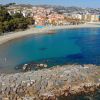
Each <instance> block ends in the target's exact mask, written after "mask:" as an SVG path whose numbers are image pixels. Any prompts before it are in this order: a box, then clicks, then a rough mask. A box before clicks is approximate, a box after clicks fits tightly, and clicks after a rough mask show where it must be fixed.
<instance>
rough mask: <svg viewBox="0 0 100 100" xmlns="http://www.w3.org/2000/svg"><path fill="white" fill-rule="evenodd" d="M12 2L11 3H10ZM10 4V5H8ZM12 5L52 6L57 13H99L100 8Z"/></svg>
mask: <svg viewBox="0 0 100 100" xmlns="http://www.w3.org/2000/svg"><path fill="white" fill-rule="evenodd" d="M12 4H13V3H12ZM9 6H10V5H9ZM13 6H21V7H27V8H32V7H43V8H46V9H47V8H52V9H53V10H54V11H56V12H58V13H78V14H85V13H91V14H100V8H81V7H74V6H72V7H64V6H57V5H31V4H16V5H13Z"/></svg>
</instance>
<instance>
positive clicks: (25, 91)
mask: <svg viewBox="0 0 100 100" xmlns="http://www.w3.org/2000/svg"><path fill="white" fill-rule="evenodd" d="M97 75H98V76H99V77H97ZM0 86H1V98H3V99H7V98H9V97H10V98H13V100H20V99H21V98H24V99H25V98H30V99H29V100H49V99H50V98H51V99H50V100H57V99H58V97H65V98H67V97H69V96H70V97H75V96H78V95H83V96H84V95H85V94H89V93H95V91H96V90H98V89H100V67H99V66H95V65H84V67H82V66H81V65H64V66H55V67H53V68H50V69H43V70H38V71H31V72H26V73H16V74H8V75H5V74H4V75H1V76H0ZM33 98H34V99H33ZM45 98H47V99H45ZM52 98H53V99H52ZM24 99H22V100H24ZM7 100H9V99H7ZM25 100H28V99H25ZM70 100H74V99H70ZM75 100H76V99H75Z"/></svg>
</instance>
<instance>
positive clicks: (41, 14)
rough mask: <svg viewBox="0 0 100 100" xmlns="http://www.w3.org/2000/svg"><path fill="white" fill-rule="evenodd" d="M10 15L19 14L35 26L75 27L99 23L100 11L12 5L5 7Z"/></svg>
mask: <svg viewBox="0 0 100 100" xmlns="http://www.w3.org/2000/svg"><path fill="white" fill-rule="evenodd" d="M7 10H8V12H9V14H10V15H13V14H15V13H21V14H23V16H24V17H31V18H32V19H33V20H34V21H35V23H34V24H35V25H37V26H45V25H74V24H75V25H77V24H82V23H87V22H99V21H100V9H99V8H98V9H92V8H90V9H85V8H84V9H83V8H77V7H66V9H65V7H59V6H58V7H57V6H56V7H54V6H46V5H44V6H41V5H40V6H39V5H38V6H32V5H21V4H20V5H17V4H12V5H9V6H8V7H7Z"/></svg>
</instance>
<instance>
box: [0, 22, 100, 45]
mask: <svg viewBox="0 0 100 100" xmlns="http://www.w3.org/2000/svg"><path fill="white" fill-rule="evenodd" d="M77 28H100V25H98V24H96V23H95V24H92V23H88V24H80V25H66V26H45V27H44V28H42V29H36V28H30V29H27V30H25V31H19V32H11V34H7V35H4V36H0V44H3V43H6V42H8V41H10V40H14V39H17V38H21V37H24V36H28V35H33V34H35V35H36V34H44V33H48V32H50V31H53V30H60V29H77Z"/></svg>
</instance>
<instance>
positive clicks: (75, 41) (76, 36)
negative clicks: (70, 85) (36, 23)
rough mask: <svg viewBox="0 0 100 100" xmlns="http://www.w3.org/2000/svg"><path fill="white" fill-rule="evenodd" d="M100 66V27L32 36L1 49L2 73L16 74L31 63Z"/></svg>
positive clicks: (0, 68)
mask: <svg viewBox="0 0 100 100" xmlns="http://www.w3.org/2000/svg"><path fill="white" fill-rule="evenodd" d="M45 61H46V62H47V63H48V65H49V66H53V65H63V64H73V63H77V64H97V65H100V28H83V29H69V30H58V31H56V32H55V34H42V35H31V36H27V37H24V38H20V39H16V40H13V41H10V42H9V43H6V44H3V45H1V46H0V71H1V72H16V70H15V66H19V65H20V64H24V63H29V62H39V63H44V62H45Z"/></svg>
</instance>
